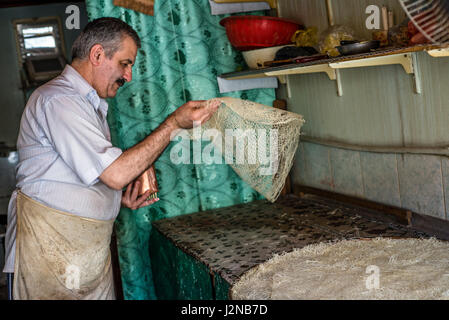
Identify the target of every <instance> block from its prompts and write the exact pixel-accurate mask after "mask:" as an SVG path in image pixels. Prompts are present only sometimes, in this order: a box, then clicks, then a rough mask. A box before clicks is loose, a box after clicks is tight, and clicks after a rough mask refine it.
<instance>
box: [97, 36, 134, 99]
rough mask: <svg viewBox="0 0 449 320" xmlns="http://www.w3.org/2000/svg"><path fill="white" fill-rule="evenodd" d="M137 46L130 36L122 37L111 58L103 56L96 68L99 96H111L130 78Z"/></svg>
mask: <svg viewBox="0 0 449 320" xmlns="http://www.w3.org/2000/svg"><path fill="white" fill-rule="evenodd" d="M136 55H137V46H136V44H135V43H134V40H133V39H132V38H131V37H128V36H126V37H124V38H123V40H122V43H121V46H120V49H119V50H118V51H117V52H115V54H114V55H113V56H112V58H111V59H108V58H107V57H105V59H104V62H103V64H102V65H101V66H100V68H99V69H98V71H99V72H98V73H97V77H96V78H97V79H96V80H97V81H96V82H97V85H96V87H97V88H96V89H97V92H98V95H99V96H100V97H101V98H113V97H115V95H116V94H117V90H118V89H119V88H120V87H121V86H123V84H124V83H125V82H127V81H131V80H132V66H133V65H134V62H135V60H136Z"/></svg>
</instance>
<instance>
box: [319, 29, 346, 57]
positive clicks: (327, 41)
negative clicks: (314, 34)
mask: <svg viewBox="0 0 449 320" xmlns="http://www.w3.org/2000/svg"><path fill="white" fill-rule="evenodd" d="M354 34H355V32H354V30H352V29H351V28H349V27H347V26H341V25H335V26H332V27H330V28H328V29H327V30H326V31H324V32H323V33H322V34H321V36H320V42H319V44H318V47H319V50H320V52H321V53H322V54H328V55H329V56H331V57H336V56H339V55H340V53H339V52H338V50H337V49H336V48H335V47H338V46H339V45H340V41H342V40H354V37H355V35H354Z"/></svg>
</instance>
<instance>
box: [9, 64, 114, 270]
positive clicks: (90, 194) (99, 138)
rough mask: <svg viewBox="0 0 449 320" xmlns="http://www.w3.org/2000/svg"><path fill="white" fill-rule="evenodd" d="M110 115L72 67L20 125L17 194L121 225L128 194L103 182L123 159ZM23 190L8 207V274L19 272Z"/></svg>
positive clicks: (31, 103)
mask: <svg viewBox="0 0 449 320" xmlns="http://www.w3.org/2000/svg"><path fill="white" fill-rule="evenodd" d="M107 111H108V105H107V103H106V101H105V100H104V99H101V98H100V97H99V96H98V94H97V92H96V91H95V89H94V88H92V86H90V85H89V83H88V82H87V81H86V80H85V79H84V78H83V77H82V76H81V75H80V74H79V73H78V72H77V71H76V70H75V69H74V68H72V67H71V66H70V65H67V66H66V67H65V69H64V71H63V72H62V73H61V75H59V76H58V77H56V78H55V79H53V80H51V81H50V82H48V83H46V84H44V85H43V86H41V87H39V88H38V89H36V90H35V91H34V92H33V94H32V95H31V97H30V99H29V100H28V103H27V105H26V107H25V110H24V112H23V115H22V120H21V123H20V131H19V137H18V140H17V150H18V154H19V162H18V164H17V167H16V180H17V190H18V189H20V190H21V192H23V193H24V194H26V195H28V196H29V197H31V198H32V199H35V200H37V201H39V202H41V203H43V204H44V205H47V206H49V207H51V208H54V209H57V210H61V211H65V212H69V213H72V214H76V215H79V216H82V217H88V218H93V219H97V220H110V219H115V218H116V217H117V215H118V212H119V210H120V200H121V196H122V191H117V190H113V189H111V188H109V187H108V186H106V185H105V184H104V183H103V182H101V181H100V180H99V178H98V177H99V176H100V175H101V173H102V172H103V170H104V169H106V168H107V167H108V166H109V165H110V164H111V163H112V162H114V160H116V159H117V158H118V157H119V156H120V155H121V153H122V151H121V150H120V149H119V148H115V147H113V146H112V144H111V137H110V132H109V127H108V124H107V122H106V115H107ZM17 190H16V191H14V193H13V195H12V197H11V200H10V202H9V207H8V227H7V232H6V239H5V240H6V263H5V267H4V269H3V272H14V254H15V239H16V195H17Z"/></svg>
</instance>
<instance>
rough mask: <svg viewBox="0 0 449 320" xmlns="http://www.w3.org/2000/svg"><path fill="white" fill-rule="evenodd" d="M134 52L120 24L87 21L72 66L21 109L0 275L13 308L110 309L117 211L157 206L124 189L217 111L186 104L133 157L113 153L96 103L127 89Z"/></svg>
mask: <svg viewBox="0 0 449 320" xmlns="http://www.w3.org/2000/svg"><path fill="white" fill-rule="evenodd" d="M138 48H140V39H139V37H138V35H137V33H136V32H135V31H134V30H133V29H132V28H131V27H130V26H129V25H127V24H126V23H124V22H123V21H121V20H119V19H115V18H101V19H97V20H94V21H92V22H90V23H89V24H88V25H87V26H86V27H85V29H84V30H83V32H82V33H81V34H80V35H79V37H78V38H77V39H76V41H75V42H74V44H73V47H72V64H71V66H70V65H67V66H66V67H65V69H64V71H63V72H62V74H61V75H60V76H58V77H56V78H55V79H53V80H52V81H50V82H48V83H46V84H45V85H43V86H41V87H39V88H38V89H36V91H35V92H34V93H33V94H32V96H31V97H30V99H29V101H28V103H27V106H26V108H25V110H24V113H23V116H22V120H21V126H20V132H19V137H18V140H17V148H18V152H19V163H18V165H17V174H16V175H17V190H16V191H15V192H14V193H13V196H12V197H11V200H10V205H9V209H8V230H7V239H6V242H7V244H6V249H7V260H6V264H5V268H4V272H7V273H14V286H13V291H14V298H15V299H114V298H115V295H114V290H113V289H114V288H113V282H112V271H111V262H110V252H109V243H110V236H111V232H112V226H113V222H114V219H115V218H116V217H117V215H118V212H119V209H120V205H122V206H125V207H129V208H131V209H137V208H141V207H143V206H147V205H150V204H152V203H154V202H155V201H157V200H158V199H150V200H148V196H149V191H147V192H146V193H145V194H143V195H142V196H138V189H139V182H138V181H136V182H133V181H135V179H136V178H137V177H138V176H139V175H141V174H142V172H144V171H145V170H146V169H148V168H149V167H150V166H151V165H152V164H153V163H154V161H155V160H156V159H157V157H158V156H159V155H160V154H161V153H162V151H163V150H164V149H165V147H166V146H167V145H168V144H169V142H170V135H171V133H172V132H173V131H175V130H178V129H180V128H191V127H192V124H193V122H194V121H199V122H200V123H203V122H205V121H207V120H208V119H209V118H210V117H211V116H212V114H213V113H214V112H215V111H216V109H217V108H218V105H215V106H214V107H213V108H207V109H206V108H204V107H203V106H202V104H203V102H204V101H190V102H188V103H186V104H184V105H182V106H181V107H179V108H178V109H177V110H176V111H175V112H174V113H172V114H171V115H170V116H169V117H168V118H167V119H166V120H165V121H164V122H163V123H162V124H161V125H160V126H159V127H158V128H157V129H156V130H154V132H152V133H151V134H150V135H149V136H147V137H146V138H145V139H144V140H143V141H142V142H140V143H139V144H137V145H135V146H134V147H132V148H130V149H128V150H126V151H124V152H122V150H120V149H118V148H115V147H113V146H112V145H111V142H110V133H109V127H108V124H107V122H106V115H107V109H108V105H107V103H106V102H105V100H104V99H105V98H111V97H114V96H115V95H116V93H117V90H118V89H119V88H120V87H121V86H122V85H123V84H124V83H125V82H126V81H131V79H132V66H133V64H134V62H135V59H136V55H137V50H138ZM125 187H126V191H125V192H124V193H123V194H122V189H123V188H125Z"/></svg>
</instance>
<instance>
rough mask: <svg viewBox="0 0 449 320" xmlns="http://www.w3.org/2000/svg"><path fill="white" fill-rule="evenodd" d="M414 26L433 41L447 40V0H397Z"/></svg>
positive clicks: (448, 36) (448, 27)
mask: <svg viewBox="0 0 449 320" xmlns="http://www.w3.org/2000/svg"><path fill="white" fill-rule="evenodd" d="M399 2H400V4H401V6H402V8H403V9H404V10H405V12H406V13H407V16H408V17H409V18H410V20H412V21H413V23H414V24H415V26H416V28H417V29H418V30H419V31H420V32H421V33H422V34H423V35H424V36H425V37H426V38H427V39H429V40H430V41H432V42H433V43H437V44H441V43H447V42H449V0H399Z"/></svg>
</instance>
